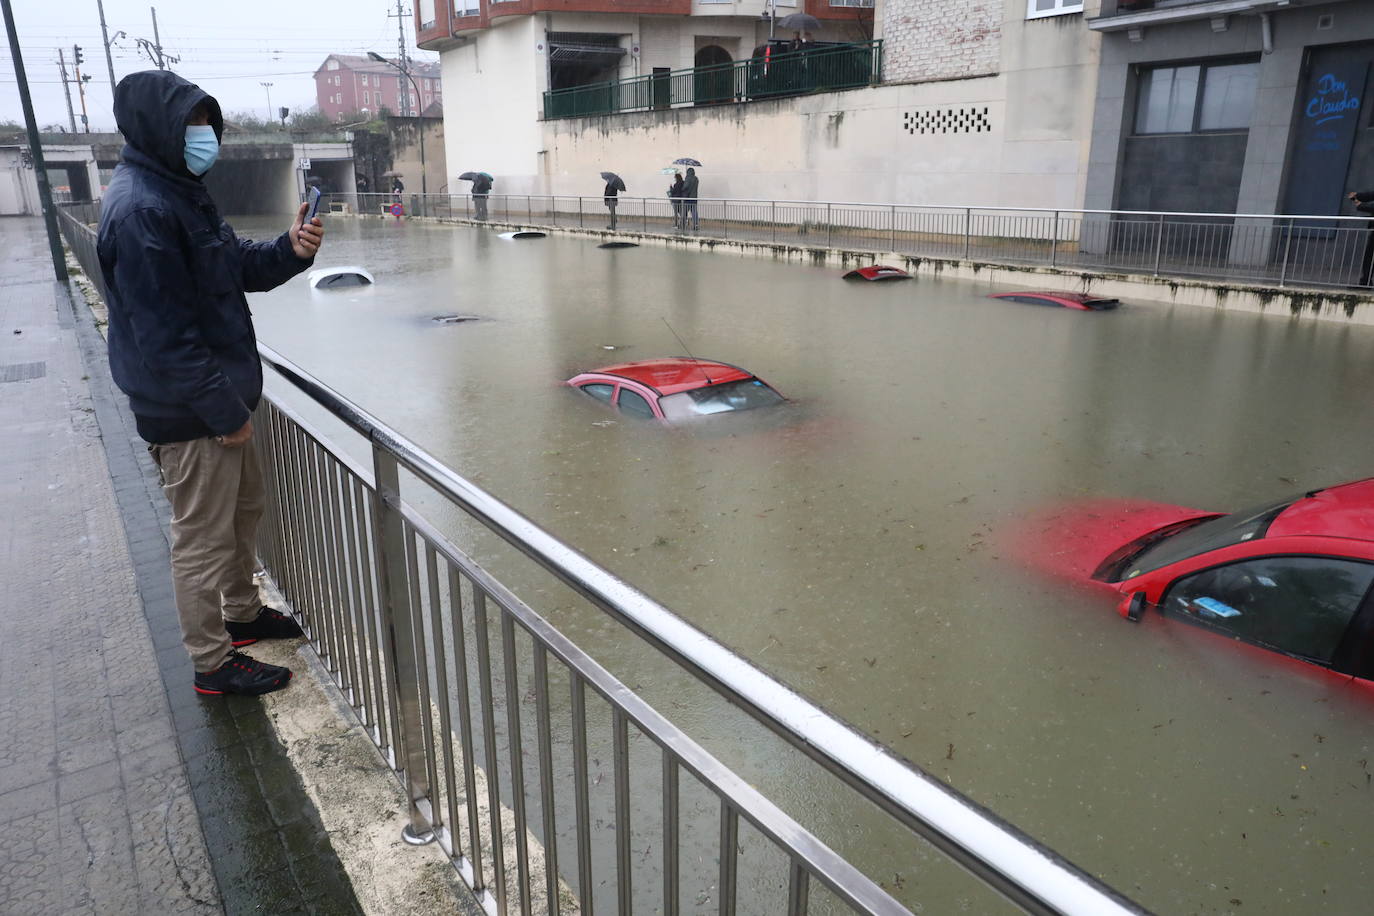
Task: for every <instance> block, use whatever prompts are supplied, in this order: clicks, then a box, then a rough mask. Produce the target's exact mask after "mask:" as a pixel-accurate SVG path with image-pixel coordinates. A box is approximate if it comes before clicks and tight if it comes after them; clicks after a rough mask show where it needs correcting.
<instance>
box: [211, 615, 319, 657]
mask: <svg viewBox="0 0 1374 916" xmlns="http://www.w3.org/2000/svg"><path fill="white" fill-rule="evenodd" d="M224 628H225V629H226V630H228V631H229V639H230V640H232V641H233V643H234V648H236V649H237V648H241V647H242V646H251V645H252V644H253V643H255V642H257V641H258V640H259V639H295V638H296V637H297V636H303V635H305V634H303V633H302V632H301V628H300V625H299V624H297V623H296V621H294V620H292V619H291V618H290V617H287V616H286V615H285V614H283V613H282V612H281V611H274V610H272V608H270V607H264V608H263V609H262V610H260V611H258V616H257V619H256V620H249V621H247V622H245V623H240V622H238V621H236V620H226V621H224Z"/></svg>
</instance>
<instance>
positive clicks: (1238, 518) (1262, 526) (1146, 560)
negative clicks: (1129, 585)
mask: <svg viewBox="0 0 1374 916" xmlns="http://www.w3.org/2000/svg"><path fill="white" fill-rule="evenodd" d="M1299 498H1300V497H1291V496H1290V497H1289V498H1287V499H1283V500H1279V501H1278V502H1272V503H1265V504H1264V505H1262V506H1256V507H1255V508H1253V509H1246V510H1245V511H1243V512H1233V513H1231V514H1230V515H1222V516H1218V517H1217V518H1209V519H1207V520H1206V521H1204V522H1201V523H1199V524H1196V525H1192V526H1189V527H1187V528H1185V529H1183V530H1182V531H1180V532H1178V533H1177V534H1175V535H1173V536H1171V537H1166V538H1164V539H1163V540H1162V541H1159V542H1158V543H1153V544H1149V546H1147V547H1146V548H1145V549H1144V550H1142V551H1140V553H1139V554H1137V555H1136V556H1135V557H1133V558H1131V560H1130V561H1129V563H1128V564H1127V567H1128V569H1129V570H1130V571H1129V572H1128V573H1126V575H1125V578H1127V579H1129V578H1131V577H1133V576H1138V575H1140V574H1141V573H1147V572H1151V571H1153V570H1156V569H1159V568H1160V567H1161V566H1168V565H1169V564H1170V563H1177V562H1178V561H1179V560H1186V559H1188V558H1189V557H1195V556H1197V555H1198V554H1201V553H1206V552H1207V551H1209V550H1216V549H1218V548H1221V547H1230V546H1231V545H1232V544H1239V543H1241V542H1242V541H1250V540H1254V539H1255V538H1262V537H1264V533H1265V532H1266V531H1268V530H1269V525H1270V523H1271V522H1273V521H1274V519H1276V518H1278V516H1279V513H1280V512H1282V511H1283V510H1284V509H1287V508H1288V507H1289V506H1291V505H1293V503H1295V502H1297V500H1298V499H1299ZM1146 539H1147V540H1148V535H1147V538H1146Z"/></svg>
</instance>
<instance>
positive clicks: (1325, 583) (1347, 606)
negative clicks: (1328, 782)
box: [1018, 478, 1374, 679]
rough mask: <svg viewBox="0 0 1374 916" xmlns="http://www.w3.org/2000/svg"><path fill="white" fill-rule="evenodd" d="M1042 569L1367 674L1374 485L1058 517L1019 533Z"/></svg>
mask: <svg viewBox="0 0 1374 916" xmlns="http://www.w3.org/2000/svg"><path fill="white" fill-rule="evenodd" d="M1019 540H1020V543H1019V544H1018V552H1019V553H1021V554H1022V556H1023V557H1024V558H1026V559H1028V560H1030V561H1031V562H1032V563H1034V564H1035V565H1036V566H1038V567H1040V568H1041V569H1042V570H1044V571H1046V572H1050V573H1053V574H1055V575H1058V576H1061V577H1064V578H1068V579H1071V580H1076V581H1079V582H1088V583H1092V584H1094V585H1096V586H1098V587H1102V588H1107V589H1110V590H1112V591H1113V592H1115V593H1116V594H1117V595H1118V596H1119V598H1118V600H1119V603H1118V610H1119V611H1120V613H1121V614H1122V616H1124V617H1126V618H1127V619H1129V620H1139V619H1140V618H1141V617H1142V616H1143V614H1144V613H1145V611H1146V610H1147V609H1148V608H1150V607H1155V608H1158V609H1159V611H1160V612H1161V613H1162V614H1163V615H1164V616H1165V617H1167V618H1173V619H1177V620H1183V621H1186V622H1188V623H1190V624H1194V625H1196V626H1199V627H1202V628H1204V629H1207V630H1210V631H1212V632H1214V633H1217V634H1220V635H1222V636H1226V637H1230V638H1232V639H1236V640H1240V641H1242V642H1245V643H1250V644H1252V645H1255V646H1259V647H1260V648H1263V649H1267V650H1270V651H1272V652H1279V653H1282V654H1283V655H1288V656H1291V657H1293V658H1296V659H1299V660H1301V661H1304V662H1308V663H1310V664H1313V665H1318V666H1321V667H1323V668H1329V669H1331V670H1333V671H1337V672H1340V673H1343V674H1347V675H1352V676H1354V677H1359V678H1366V679H1374V478H1368V479H1365V480H1359V481H1355V482H1354V483H1347V484H1343V485H1341V486H1336V487H1328V488H1326V489H1321V490H1311V491H1309V492H1307V493H1304V494H1302V495H1300V496H1297V497H1289V498H1287V499H1282V500H1278V501H1277V502H1271V503H1267V504H1265V505H1262V506H1257V507H1255V508H1253V509H1247V510H1245V511H1242V512H1235V513H1232V514H1230V515H1221V514H1218V513H1215V512H1204V511H1201V510H1198V509H1188V508H1185V507H1182V506H1170V505H1164V504H1160V503H1148V502H1139V501H1099V502H1095V503H1085V504H1080V505H1078V506H1074V507H1071V508H1067V509H1062V510H1058V511H1057V512H1055V513H1052V514H1051V515H1049V516H1046V517H1042V518H1040V519H1037V520H1035V521H1034V522H1033V523H1031V524H1030V525H1028V526H1027V527H1026V528H1025V529H1023V530H1022V532H1021V537H1020V539H1019Z"/></svg>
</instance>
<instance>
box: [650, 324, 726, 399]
mask: <svg viewBox="0 0 1374 916" xmlns="http://www.w3.org/2000/svg"><path fill="white" fill-rule="evenodd" d="M658 320H659V321H661V322H663V324H664V326H665V327H666V328H667V329H668V330H669V331H672V334H673V336H674V337H677V342H678V343H680V344H682V349H684V350H686V351H687V358H688V359H690V360H691V361H692V362H693V363H696V367H697V368H698V369H700V370H701V374H702V375H705V376H706V384H708V385H714V384H715V382H713V381H711V376H710V375H707V372H706V368H705V367H704V366H702V364H701V360H699V359H697V358H696V357H695V356H693V355H692V351H691V350H689V349H687V344H686V343H685V342H683V340H682V338H681V337H678V336H677V331H673V326H672V325H671V324H668V319H667V318H664V317H663V316H662V315H659V316H658Z"/></svg>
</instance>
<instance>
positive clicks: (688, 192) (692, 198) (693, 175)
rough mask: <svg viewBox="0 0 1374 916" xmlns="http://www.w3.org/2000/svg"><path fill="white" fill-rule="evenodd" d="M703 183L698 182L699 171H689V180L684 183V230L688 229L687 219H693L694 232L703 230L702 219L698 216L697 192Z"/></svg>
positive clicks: (689, 169) (690, 169) (692, 169)
mask: <svg viewBox="0 0 1374 916" xmlns="http://www.w3.org/2000/svg"><path fill="white" fill-rule="evenodd" d="M700 188H701V182H700V181H699V180H697V170H696V169H694V168H688V169H687V178H686V179H685V180H684V181H683V183H682V228H683V229H686V228H687V218H688V217H689V216H690V217H691V218H692V231H693V232H699V231H700V230H701V219H700V218H699V217H698V216H697V191H698V190H699V189H700Z"/></svg>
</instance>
